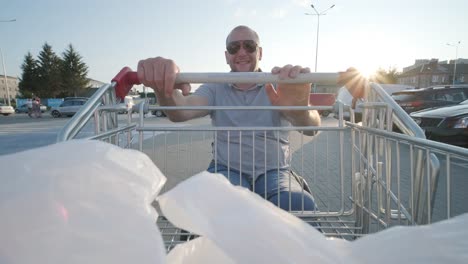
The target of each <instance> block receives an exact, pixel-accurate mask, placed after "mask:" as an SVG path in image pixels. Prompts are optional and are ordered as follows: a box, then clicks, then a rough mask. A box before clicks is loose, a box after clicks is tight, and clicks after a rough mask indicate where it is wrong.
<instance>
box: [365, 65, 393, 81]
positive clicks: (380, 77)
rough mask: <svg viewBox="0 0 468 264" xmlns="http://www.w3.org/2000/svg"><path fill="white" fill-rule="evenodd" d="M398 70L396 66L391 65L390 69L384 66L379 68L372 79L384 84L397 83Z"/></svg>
mask: <svg viewBox="0 0 468 264" xmlns="http://www.w3.org/2000/svg"><path fill="white" fill-rule="evenodd" d="M397 77H398V71H397V68H396V67H389V68H388V71H387V70H385V69H382V68H379V69H378V70H377V71H376V72H375V74H374V76H373V77H372V79H371V81H373V82H376V83H383V84H396V83H398V78H397Z"/></svg>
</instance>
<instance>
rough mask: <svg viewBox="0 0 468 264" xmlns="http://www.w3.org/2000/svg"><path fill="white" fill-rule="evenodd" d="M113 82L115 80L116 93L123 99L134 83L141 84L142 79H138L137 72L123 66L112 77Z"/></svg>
mask: <svg viewBox="0 0 468 264" xmlns="http://www.w3.org/2000/svg"><path fill="white" fill-rule="evenodd" d="M112 82H115V95H116V96H117V98H120V99H122V100H123V99H124V98H125V96H126V95H127V94H128V92H129V91H130V89H132V87H133V85H136V84H141V82H140V80H138V75H137V73H136V72H134V71H132V69H130V68H129V67H124V68H122V70H120V72H119V73H118V74H117V75H116V76H115V77H114V78H113V79H112Z"/></svg>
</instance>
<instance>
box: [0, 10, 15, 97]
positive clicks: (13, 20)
mask: <svg viewBox="0 0 468 264" xmlns="http://www.w3.org/2000/svg"><path fill="white" fill-rule="evenodd" d="M15 21H16V19H10V20H0V22H15ZM0 55H1V56H2V65H3V77H4V78H5V88H6V94H7V99H8V105H10V106H11V101H10V88H8V79H7V73H6V67H5V59H4V57H3V51H2V48H0Z"/></svg>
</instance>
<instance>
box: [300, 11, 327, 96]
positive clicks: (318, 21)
mask: <svg viewBox="0 0 468 264" xmlns="http://www.w3.org/2000/svg"><path fill="white" fill-rule="evenodd" d="M310 7H312V9H313V10H314V11H315V14H311V13H304V14H305V15H308V16H317V40H316V43H315V72H317V60H318V44H319V31H320V16H322V15H326V14H327V11H328V10H330V9H332V8H333V7H335V5H332V6H330V7H329V8H327V9H325V10H323V11H322V12H319V11H317V9H316V8H315V6H314V5H310ZM314 92H317V84H315V83H314Z"/></svg>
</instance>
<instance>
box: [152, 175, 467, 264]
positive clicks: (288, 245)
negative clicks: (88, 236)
mask: <svg viewBox="0 0 468 264" xmlns="http://www.w3.org/2000/svg"><path fill="white" fill-rule="evenodd" d="M158 201H159V203H160V206H161V209H162V211H163V213H164V215H165V216H166V217H167V218H168V219H169V220H170V221H171V222H172V223H173V224H175V225H176V226H178V227H180V228H182V229H185V230H188V231H191V232H193V233H196V234H199V235H201V236H202V237H201V238H197V239H195V240H194V241H190V242H188V243H184V244H181V245H178V246H177V247H176V248H175V249H174V250H172V251H171V252H170V253H169V256H168V260H170V261H173V262H169V263H369V264H374V263H379V264H384V263H389V264H390V263H468V253H467V252H468V251H467V249H468V242H467V241H468V239H466V238H467V237H468V228H467V226H468V214H465V215H462V216H459V217H456V218H453V219H450V220H446V221H443V222H439V223H436V224H433V225H429V226H416V227H395V228H390V229H387V230H384V231H381V232H379V233H376V234H370V235H367V236H365V237H363V238H360V239H358V240H356V241H354V242H348V241H345V240H340V239H327V238H325V237H324V236H323V235H322V234H321V233H320V232H318V231H317V230H316V229H314V228H313V227H311V226H310V225H308V224H306V223H304V222H303V221H301V220H300V219H298V218H296V217H294V216H292V215H291V214H289V213H287V212H285V211H283V210H281V209H279V208H277V207H276V206H274V205H273V204H271V203H270V202H268V201H266V200H264V199H263V198H261V197H260V196H258V195H256V194H254V193H252V192H250V191H249V190H247V189H244V188H241V187H236V186H232V185H231V184H230V183H229V182H228V180H227V179H226V178H225V177H224V176H222V175H219V174H210V173H207V172H203V173H200V174H198V175H196V176H194V177H192V178H190V179H188V180H186V181H184V182H182V183H180V184H179V185H178V186H176V187H175V188H174V189H172V190H170V191H169V192H167V193H165V194H164V195H162V196H160V197H158ZM213 252H214V254H213Z"/></svg>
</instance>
